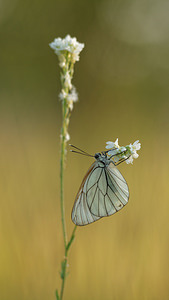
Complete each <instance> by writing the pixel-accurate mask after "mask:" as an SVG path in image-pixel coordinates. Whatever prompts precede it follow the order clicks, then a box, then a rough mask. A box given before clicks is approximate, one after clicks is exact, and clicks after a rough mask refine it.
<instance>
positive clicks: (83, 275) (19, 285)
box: [0, 0, 169, 300]
mask: <svg viewBox="0 0 169 300" xmlns="http://www.w3.org/2000/svg"><path fill="white" fill-rule="evenodd" d="M168 10H169V2H168V1H167V0H161V1H158V0H154V1H150V0H148V1H135V0H126V1H116V0H97V1H96V0H85V1H80V0H67V1H66V0H55V1H54V0H51V1H44V0H41V1H39V0H37V1H32V0H31V1H30V0H24V1H21V0H0V34H1V39H0V49H1V51H0V52H1V55H0V70H1V72H0V85H1V88H0V149H1V155H0V186H1V187H0V245H1V246H0V299H2V300H9V299H16V300H28V299H29V300H30V299H31V300H46V299H48V300H49V299H51V300H52V299H55V289H56V288H59V286H60V278H59V270H60V262H61V260H62V258H63V238H62V231H61V221H60V217H61V215H60V204H59V157H60V128H61V105H60V102H59V101H58V94H59V92H60V81H59V67H58V61H57V57H56V55H55V54H54V53H53V51H52V50H51V49H50V48H49V46H48V44H49V43H50V42H51V41H53V39H54V38H55V37H59V36H60V37H65V36H66V35H67V34H70V35H71V36H72V37H73V36H75V37H77V39H78V41H79V42H82V43H85V48H84V50H83V51H82V53H81V56H80V61H79V62H77V63H76V65H75V75H74V79H73V83H74V85H75V86H76V88H77V91H78V94H79V102H78V103H77V104H75V106H74V110H73V113H72V116H71V122H70V128H69V132H70V136H71V143H72V144H74V145H76V146H78V147H80V148H82V149H84V150H86V151H88V152H89V153H91V154H94V153H95V152H98V151H103V150H104V147H105V143H106V141H109V140H112V141H115V139H116V138H117V137H118V138H119V144H120V145H126V144H128V143H130V142H131V143H133V142H134V141H135V140H137V139H139V140H140V142H141V143H142V149H141V150H140V151H139V152H140V153H139V154H140V157H139V158H138V159H137V160H135V161H134V164H133V165H126V164H125V163H124V164H122V165H120V167H119V169H120V171H121V172H122V174H123V175H124V177H125V178H126V180H127V182H128V185H129V189H130V201H129V204H128V205H127V206H126V207H125V208H124V209H123V210H122V211H120V212H119V213H118V214H115V215H114V216H111V217H109V218H103V219H102V220H100V221H98V222H96V223H94V224H91V225H88V226H85V227H82V228H81V227H80V228H78V230H77V232H76V239H75V241H74V243H73V245H72V248H71V250H70V257H69V276H68V278H67V281H66V289H65V299H69V300H71V299H72V300H77V299H78V300H79V299H80V300H86V299H89V300H90V299H92V300H96V299H97V300H101V299H103V298H104V299H106V300H111V299H116V300H117V299H118V300H121V299H123V300H143V299H144V300H158V299H163V300H167V299H169V286H168V279H169V269H168V265H169V256H168V253H169V228H168V211H169V192H168V181H169V172H168V167H169V159H168V149H169V139H168V132H169V18H168ZM91 163H92V159H90V158H88V157H84V156H80V155H76V154H73V153H70V152H69V151H68V156H67V166H66V170H65V201H66V219H67V227H68V235H69V236H70V234H71V232H72V229H73V228H74V226H73V224H72V222H71V218H70V214H71V209H72V206H73V202H74V199H75V195H76V193H77V190H78V188H79V185H80V183H81V180H82V178H83V176H84V174H85V172H86V171H87V169H88V168H89V166H90V164H91Z"/></svg>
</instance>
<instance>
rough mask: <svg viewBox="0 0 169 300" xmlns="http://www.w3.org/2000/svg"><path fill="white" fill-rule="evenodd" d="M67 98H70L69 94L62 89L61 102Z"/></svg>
mask: <svg viewBox="0 0 169 300" xmlns="http://www.w3.org/2000/svg"><path fill="white" fill-rule="evenodd" d="M67 96H68V93H66V92H65V90H63V89H62V90H61V92H60V94H59V98H60V100H64V99H66V98H67Z"/></svg>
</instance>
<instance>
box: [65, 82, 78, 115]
mask: <svg viewBox="0 0 169 300" xmlns="http://www.w3.org/2000/svg"><path fill="white" fill-rule="evenodd" d="M77 101H78V94H77V92H76V88H75V87H74V86H73V87H72V89H71V92H70V93H69V94H68V96H67V102H68V105H69V108H70V110H72V109H73V102H77Z"/></svg>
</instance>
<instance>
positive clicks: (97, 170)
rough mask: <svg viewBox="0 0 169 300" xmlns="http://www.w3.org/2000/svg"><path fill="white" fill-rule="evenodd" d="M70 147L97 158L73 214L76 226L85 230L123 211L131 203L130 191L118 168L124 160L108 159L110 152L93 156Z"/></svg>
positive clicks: (83, 182) (87, 176) (83, 183)
mask: <svg viewBox="0 0 169 300" xmlns="http://www.w3.org/2000/svg"><path fill="white" fill-rule="evenodd" d="M70 146H72V147H73V148H75V149H77V150H79V151H80V152H79V151H76V150H71V151H72V152H75V153H79V154H82V155H86V156H91V157H94V158H95V162H94V163H93V164H92V165H91V167H90V168H89V170H88V171H87V173H86V175H85V177H84V178H83V181H82V183H81V186H80V188H79V191H78V193H77V196H76V198H75V203H74V206H73V209H72V214H71V218H72V221H73V223H74V224H76V225H79V226H84V225H87V224H90V223H93V222H95V221H97V220H99V219H101V218H102V217H107V216H110V215H113V214H114V213H116V212H118V211H119V210H120V209H122V208H123V207H124V206H125V205H126V204H127V203H128V199H129V189H128V185H127V182H126V180H125V179H124V177H123V176H122V174H121V173H120V171H119V170H118V169H117V167H116V166H117V165H118V164H119V163H121V162H122V161H124V159H123V160H121V161H120V162H118V163H115V162H114V161H113V160H112V159H111V158H112V156H111V157H108V156H107V152H108V151H104V152H101V153H96V154H95V155H94V156H93V155H90V154H88V153H87V152H85V151H83V150H81V149H79V148H77V147H75V146H73V145H70ZM113 156H115V155H113Z"/></svg>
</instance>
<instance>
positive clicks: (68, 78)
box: [64, 72, 72, 89]
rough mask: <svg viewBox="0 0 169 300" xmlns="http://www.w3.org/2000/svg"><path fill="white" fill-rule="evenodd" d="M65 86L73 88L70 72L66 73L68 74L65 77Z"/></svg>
mask: <svg viewBox="0 0 169 300" xmlns="http://www.w3.org/2000/svg"><path fill="white" fill-rule="evenodd" d="M64 85H65V87H66V88H69V89H71V88H72V83H71V77H70V74H69V72H66V74H65V75H64Z"/></svg>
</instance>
